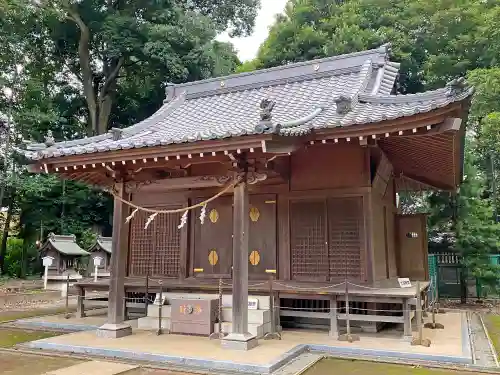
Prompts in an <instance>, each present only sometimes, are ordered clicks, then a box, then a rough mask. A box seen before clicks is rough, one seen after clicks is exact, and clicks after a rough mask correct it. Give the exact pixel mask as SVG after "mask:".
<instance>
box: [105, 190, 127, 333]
mask: <svg viewBox="0 0 500 375" xmlns="http://www.w3.org/2000/svg"><path fill="white" fill-rule="evenodd" d="M115 193H116V194H117V195H118V196H119V197H120V198H122V199H124V200H128V194H127V193H126V191H125V184H124V182H123V181H121V182H117V183H115ZM127 216H128V207H127V206H126V205H125V204H124V203H122V202H121V201H120V200H119V199H116V198H115V201H114V212H113V241H112V253H111V267H110V273H111V277H110V280H109V299H108V321H107V323H106V324H104V325H103V326H102V327H100V328H99V329H98V331H97V335H98V336H103V337H112V338H119V337H123V336H128V335H131V334H132V328H131V326H130V325H129V324H126V323H124V320H125V307H124V305H125V304H124V301H125V286H124V283H125V274H126V271H127V269H126V267H127V252H128V251H127V250H128V249H127V234H128V231H127V224H126V219H127Z"/></svg>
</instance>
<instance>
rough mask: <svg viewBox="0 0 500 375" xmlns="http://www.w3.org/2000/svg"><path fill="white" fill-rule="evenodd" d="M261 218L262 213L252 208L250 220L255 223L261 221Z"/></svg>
mask: <svg viewBox="0 0 500 375" xmlns="http://www.w3.org/2000/svg"><path fill="white" fill-rule="evenodd" d="M259 217H260V211H259V209H258V208H257V207H251V208H250V220H252V221H253V222H254V223H255V222H256V221H258V220H259Z"/></svg>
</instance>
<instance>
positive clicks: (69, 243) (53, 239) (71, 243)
mask: <svg viewBox="0 0 500 375" xmlns="http://www.w3.org/2000/svg"><path fill="white" fill-rule="evenodd" d="M48 246H51V247H52V248H54V249H55V250H56V251H58V252H60V253H61V254H65V255H74V256H85V255H89V253H88V252H86V251H85V250H83V249H82V248H81V247H80V246H78V244H77V243H76V237H75V236H74V235H70V236H57V235H55V234H53V233H51V234H49V238H48V240H47V242H46V243H45V245H44V246H43V247H42V249H41V250H44V249H46V248H47V247H48Z"/></svg>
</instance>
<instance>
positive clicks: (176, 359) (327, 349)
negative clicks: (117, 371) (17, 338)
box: [23, 339, 471, 374]
mask: <svg viewBox="0 0 500 375" xmlns="http://www.w3.org/2000/svg"><path fill="white" fill-rule="evenodd" d="M46 340H47V339H43V340H36V341H32V342H29V343H26V344H24V345H23V346H24V347H28V348H30V349H39V350H55V351H60V352H69V353H77V354H84V355H91V356H97V357H113V358H122V359H127V360H137V361H145V362H161V364H162V365H168V364H170V365H173V366H180V367H183V368H187V369H193V370H209V371H214V370H218V371H230V372H239V373H244V374H271V373H272V372H274V371H276V370H278V369H280V368H281V367H283V366H284V365H285V364H287V363H288V362H290V361H291V360H292V359H294V358H296V357H298V356H299V355H301V354H302V353H305V352H313V353H318V354H320V353H323V354H327V355H330V356H335V357H340V358H341V357H342V356H350V357H352V356H356V357H365V359H366V358H377V357H383V358H384V359H385V360H390V359H393V360H402V359H406V360H410V361H411V360H414V361H425V362H427V363H429V362H430V363H435V364H443V363H446V364H453V365H457V364H461V365H470V363H471V359H470V358H467V357H462V356H448V355H428V354H421V353H407V352H398V351H393V350H376V349H363V348H352V347H336V346H329V345H313V344H300V345H297V346H296V347H295V348H293V349H291V350H289V351H288V352H286V353H284V354H282V355H281V356H279V357H278V358H276V359H275V360H274V361H273V362H271V363H270V364H266V365H258V364H248V363H237V362H232V361H220V360H211V359H201V358H195V357H180V356H171V355H165V354H157V353H146V352H134V351H130V350H121V349H105V348H96V347H90V346H78V345H66V344H58V343H51V342H48V341H46ZM361 359H362V358H361Z"/></svg>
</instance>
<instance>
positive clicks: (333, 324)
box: [330, 294, 339, 337]
mask: <svg viewBox="0 0 500 375" xmlns="http://www.w3.org/2000/svg"><path fill="white" fill-rule="evenodd" d="M338 331H339V329H338V322H337V295H336V294H332V295H331V296H330V336H331V337H336V336H337V335H338Z"/></svg>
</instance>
